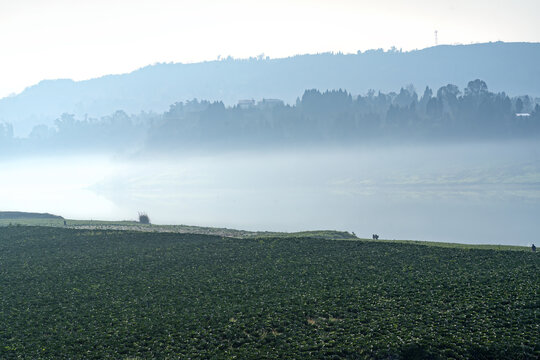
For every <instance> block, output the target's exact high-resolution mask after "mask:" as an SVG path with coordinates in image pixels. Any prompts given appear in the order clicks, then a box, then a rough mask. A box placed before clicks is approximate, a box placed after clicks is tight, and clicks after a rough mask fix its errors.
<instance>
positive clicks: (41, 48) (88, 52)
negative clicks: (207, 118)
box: [0, 0, 540, 97]
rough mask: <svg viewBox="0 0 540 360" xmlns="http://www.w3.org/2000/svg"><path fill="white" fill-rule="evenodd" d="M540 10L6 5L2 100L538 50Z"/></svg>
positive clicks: (396, 3) (381, 0)
mask: <svg viewBox="0 0 540 360" xmlns="http://www.w3.org/2000/svg"><path fill="white" fill-rule="evenodd" d="M539 14H540V1H538V0H474V1H470V0H449V1H447V0H444V1H437V0H409V1H403V0H377V1H375V0H372V1H364V0H358V1H352V0H310V1H308V0H287V1H282V0H272V1H268V0H260V1H254V0H251V1H246V0H229V1H217V0H197V1H183V0H152V1H144V0H92V1H89V0H84V1H80V0H0V97H4V96H7V95H8V94H11V93H15V92H20V91H22V90H23V89H24V88H25V87H26V86H29V85H33V84H35V83H37V82H39V81H40V80H42V79H55V78H72V79H75V80H82V79H88V78H92V77H97V76H101V75H105V74H110V73H124V72H129V71H132V70H135V69H137V68H139V67H142V66H145V65H148V64H152V63H156V62H196V61H202V60H214V59H216V58H217V57H218V56H222V57H226V56H228V55H231V56H233V57H249V56H257V55H259V54H262V53H264V54H265V55H267V56H270V57H285V56H289V55H295V54H302V53H317V52H326V51H334V52H337V51H342V52H345V53H350V52H356V51H357V50H367V49H371V48H384V49H388V48H390V47H391V46H395V47H397V48H402V49H403V50H410V49H415V48H418V49H421V48H425V47H429V46H432V45H434V43H435V36H434V31H435V30H438V38H439V44H452V43H463V44H469V43H471V42H487V41H497V40H501V41H508V42H510V41H527V42H539V41H540V25H539V23H540V22H538V16H539Z"/></svg>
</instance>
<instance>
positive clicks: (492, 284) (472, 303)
mask: <svg viewBox="0 0 540 360" xmlns="http://www.w3.org/2000/svg"><path fill="white" fill-rule="evenodd" d="M539 271H540V260H539V257H538V254H535V253H532V252H525V251H504V250H491V249H471V248H466V247H440V246H421V245H416V244H410V243H402V242H385V241H379V242H374V241H361V240H356V241H335V240H325V239H311V238H305V237H304V238H294V237H280V238H269V237H266V238H260V239H234V238H224V237H219V236H208V235H200V234H197V235H190V234H178V233H152V232H135V231H105V230H81V229H63V228H59V227H28V226H11V227H3V228H0V359H16V358H23V359H40V358H46V359H68V358H69V359H105V358H110V359H128V358H131V359H133V358H141V359H148V358H159V359H167V358H170V359H184V358H192V359H208V358H218V359H219V358H237V359H261V358H273V359H296V358H306V359H308V358H309V359H311V358H325V359H332V358H335V359H338V358H360V359H362V358H366V359H370V358H380V359H401V358H403V359H408V358H416V359H421V358H429V359H433V358H435V359H436V358H441V359H446V358H456V359H470V358H476V359H493V358H503V359H504V358H506V359H538V358H539V357H540V336H539V335H538V334H539V333H540V277H539V276H538V274H539Z"/></svg>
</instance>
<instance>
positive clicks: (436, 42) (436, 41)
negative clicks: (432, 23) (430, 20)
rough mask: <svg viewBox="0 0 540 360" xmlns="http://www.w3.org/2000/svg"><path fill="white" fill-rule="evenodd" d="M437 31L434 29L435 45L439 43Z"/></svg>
mask: <svg viewBox="0 0 540 360" xmlns="http://www.w3.org/2000/svg"><path fill="white" fill-rule="evenodd" d="M438 33H439V32H438V31H437V30H435V46H437V45H439V40H438V39H437V34H438Z"/></svg>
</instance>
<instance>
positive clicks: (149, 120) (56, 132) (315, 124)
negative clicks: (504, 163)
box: [0, 79, 540, 151]
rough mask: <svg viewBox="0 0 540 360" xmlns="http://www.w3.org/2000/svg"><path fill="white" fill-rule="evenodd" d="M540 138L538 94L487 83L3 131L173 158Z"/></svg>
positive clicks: (43, 143)
mask: <svg viewBox="0 0 540 360" xmlns="http://www.w3.org/2000/svg"><path fill="white" fill-rule="evenodd" d="M538 135H540V105H539V103H538V99H536V100H535V99H532V98H531V97H530V96H520V97H509V96H508V95H506V94H505V93H504V92H501V93H493V92H490V91H489V90H488V87H487V84H486V83H485V82H484V81H482V80H479V79H477V80H473V81H470V82H469V83H468V85H467V87H465V88H464V89H463V90H460V89H459V88H458V87H457V86H456V85H453V84H448V85H446V86H443V87H441V88H439V89H438V90H437V91H436V92H434V91H433V90H432V89H430V88H429V87H426V88H425V90H424V92H423V94H422V96H418V94H417V92H416V91H415V89H414V87H413V86H412V85H410V86H407V87H403V88H401V89H400V91H399V92H390V93H382V92H378V93H376V92H375V91H373V90H371V91H369V92H368V93H367V94H364V95H358V96H353V95H352V94H350V93H349V92H347V91H346V90H342V89H340V90H327V91H324V92H321V91H319V90H316V89H311V90H306V91H305V92H304V94H303V95H302V97H300V98H298V99H297V100H296V103H295V104H293V105H289V104H285V103H284V102H282V101H279V100H271V99H270V100H269V99H264V100H262V101H259V102H258V103H257V102H255V101H252V100H250V101H241V102H239V103H238V104H237V105H234V106H225V105H224V103H223V102H221V101H215V102H210V101H206V100H202V101H199V100H197V99H194V100H190V101H185V102H177V103H174V104H172V105H171V106H170V108H169V110H168V111H166V112H164V113H162V114H156V113H144V112H143V113H140V114H137V115H128V114H126V113H125V112H124V111H116V112H115V113H113V114H111V115H109V116H106V117H102V118H99V119H94V118H84V119H77V118H75V116H74V115H71V114H66V113H65V114H62V115H61V116H60V117H59V118H58V119H57V120H56V122H55V126H54V127H50V126H46V125H38V126H36V127H34V129H33V130H32V132H31V134H30V135H29V136H28V138H24V139H20V138H14V137H13V127H12V125H11V124H0V139H2V142H1V143H0V144H1V145H0V146H1V147H3V148H4V150H5V149H8V150H9V149H12V150H21V151H24V150H33V149H34V150H35V149H51V150H54V149H57V150H62V149H65V148H74V149H75V148H76V149H89V150H92V149H100V150H116V151H124V150H126V149H127V150H129V149H131V148H137V149H146V150H157V151H159V150H167V151H168V150H171V149H185V148H193V147H238V146H257V145H280V144H321V143H355V142H360V141H366V140H378V139H381V138H384V139H391V140H396V141H424V140H425V141H432V140H435V141H438V140H453V139H456V140H463V139H492V138H497V139H504V138H516V137H531V136H538Z"/></svg>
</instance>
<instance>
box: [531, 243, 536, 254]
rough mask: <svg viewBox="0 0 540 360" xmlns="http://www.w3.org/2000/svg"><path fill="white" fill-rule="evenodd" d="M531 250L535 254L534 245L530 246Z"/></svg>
mask: <svg viewBox="0 0 540 360" xmlns="http://www.w3.org/2000/svg"><path fill="white" fill-rule="evenodd" d="M531 250H532V252H536V246H534V244H532V246H531Z"/></svg>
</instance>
